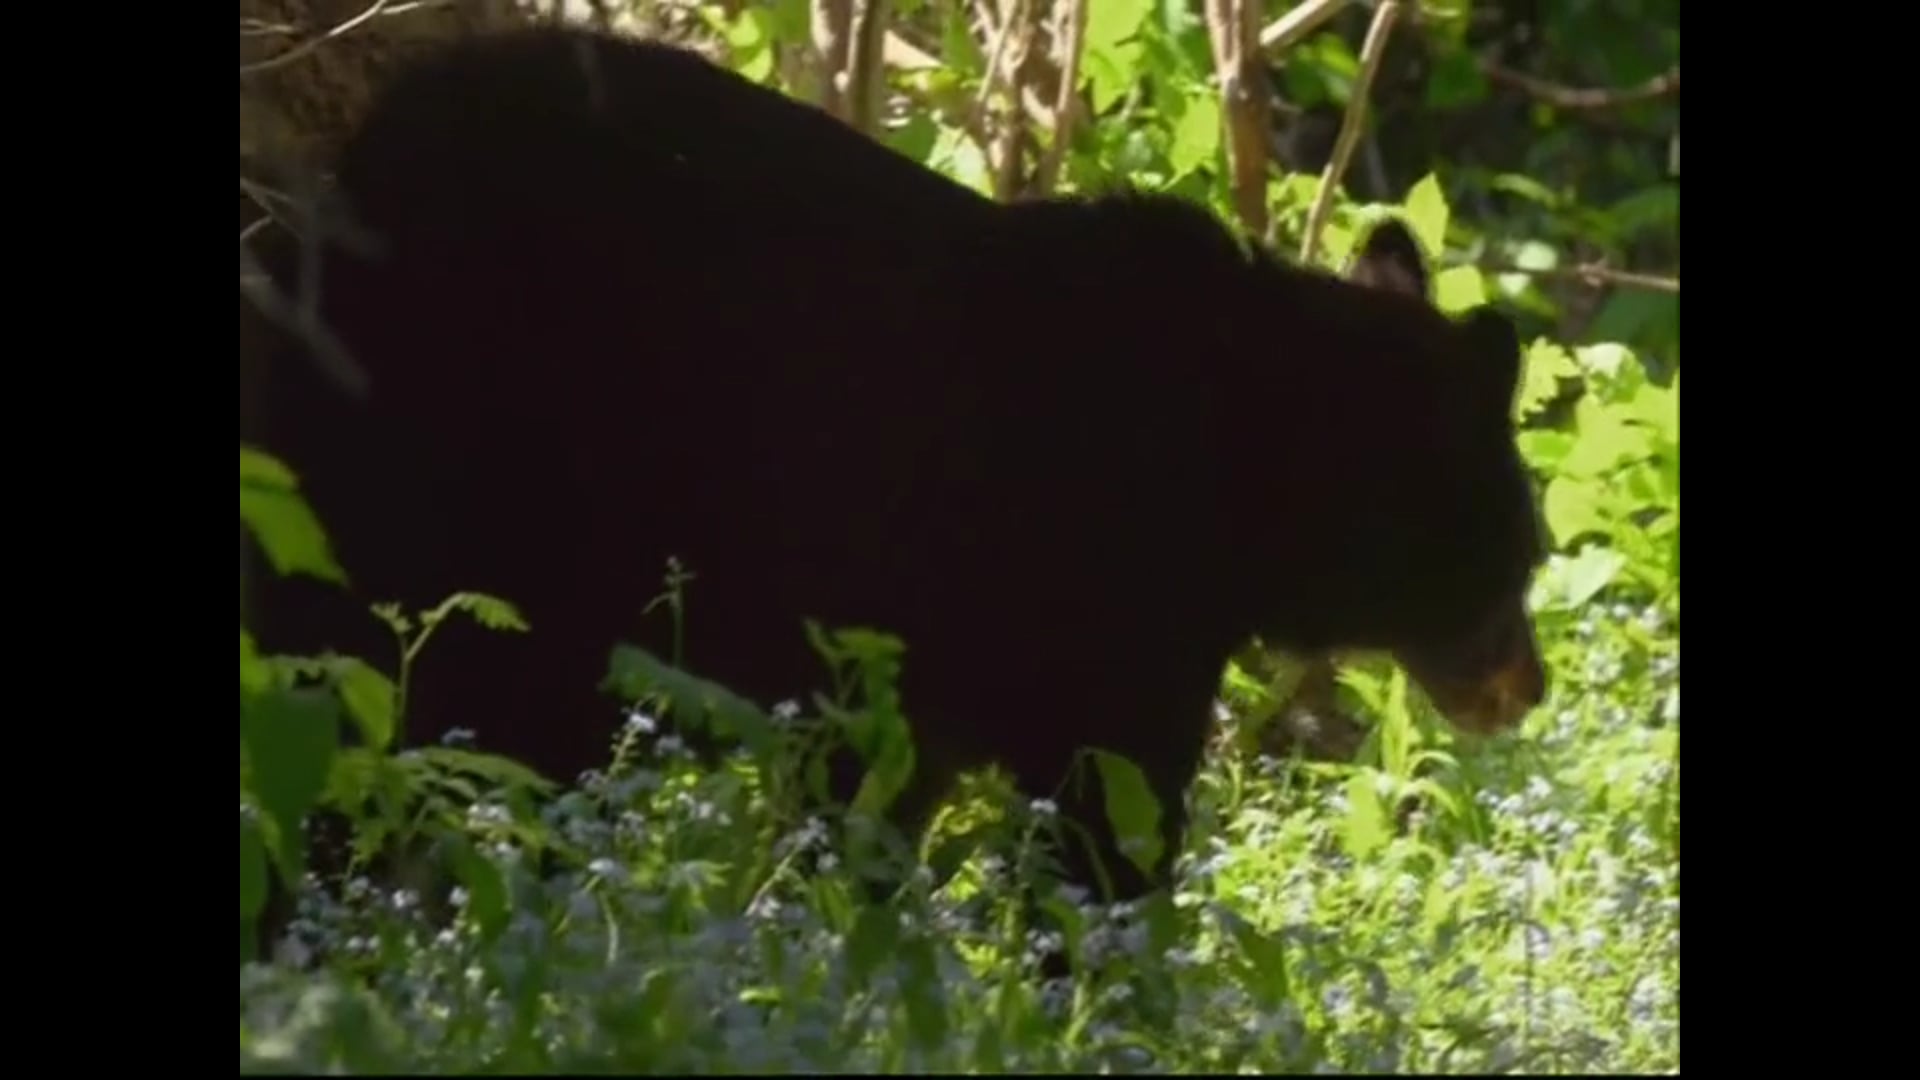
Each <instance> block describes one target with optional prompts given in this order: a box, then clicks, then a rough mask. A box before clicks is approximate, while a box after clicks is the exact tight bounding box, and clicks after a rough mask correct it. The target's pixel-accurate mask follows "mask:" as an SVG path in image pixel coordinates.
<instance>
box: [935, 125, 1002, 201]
mask: <svg viewBox="0 0 1920 1080" xmlns="http://www.w3.org/2000/svg"><path fill="white" fill-rule="evenodd" d="M927 167H928V168H930V169H933V170H935V171H936V172H940V173H944V174H945V175H947V176H950V177H952V178H953V179H954V180H956V181H958V182H959V183H962V184H965V185H966V186H967V187H970V188H972V189H973V190H975V191H977V192H979V193H980V194H982V195H989V196H990V195H992V194H993V177H992V176H991V175H990V174H989V172H988V170H987V159H986V155H985V154H983V153H982V152H981V150H980V146H979V144H977V143H975V142H974V141H973V140H972V139H970V138H968V137H967V135H966V133H965V132H963V131H961V130H960V129H959V128H949V129H947V130H945V131H942V132H941V133H940V138H939V139H938V140H937V141H935V143H934V144H933V152H932V153H931V154H929V155H927Z"/></svg>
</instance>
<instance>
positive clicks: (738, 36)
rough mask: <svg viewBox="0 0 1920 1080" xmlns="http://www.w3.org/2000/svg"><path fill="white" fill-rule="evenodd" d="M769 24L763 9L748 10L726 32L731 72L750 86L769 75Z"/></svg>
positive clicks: (752, 8) (770, 52) (769, 17)
mask: <svg viewBox="0 0 1920 1080" xmlns="http://www.w3.org/2000/svg"><path fill="white" fill-rule="evenodd" d="M772 20H773V16H772V15H771V13H769V12H768V11H766V10H765V9H764V8H755V7H749V8H746V9H744V10H743V11H741V12H740V17H739V18H738V19H736V20H734V22H733V25H731V26H729V27H727V30H726V37H727V45H728V46H729V47H730V48H731V49H732V50H733V66H734V69H735V70H737V71H738V72H740V74H742V75H745V76H746V77H747V78H749V79H752V80H753V81H754V82H765V81H766V78H767V76H768V75H771V74H773V47H772V42H771V40H770V38H771V31H772Z"/></svg>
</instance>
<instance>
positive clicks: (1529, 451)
mask: <svg viewBox="0 0 1920 1080" xmlns="http://www.w3.org/2000/svg"><path fill="white" fill-rule="evenodd" d="M1519 443H1520V453H1521V454H1522V455H1523V456H1524V457H1525V458H1526V460H1527V464H1529V465H1531V466H1533V467H1534V468H1535V469H1538V470H1541V471H1543V472H1548V473H1554V472H1559V471H1560V462H1561V460H1562V459H1563V458H1565V457H1566V456H1567V452H1568V451H1569V450H1572V449H1573V435H1572V434H1571V433H1569V432H1565V431H1523V432H1521V433H1520V435H1519Z"/></svg>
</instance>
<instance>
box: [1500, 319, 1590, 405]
mask: <svg viewBox="0 0 1920 1080" xmlns="http://www.w3.org/2000/svg"><path fill="white" fill-rule="evenodd" d="M1579 375H1580V367H1579V365H1577V364H1575V363H1574V362H1573V357H1572V356H1571V355H1569V354H1568V353H1567V350H1565V349H1563V348H1561V347H1560V346H1559V345H1556V344H1554V343H1553V342H1551V341H1549V340H1547V339H1546V338H1540V339H1538V340H1536V341H1535V342H1534V343H1533V345H1532V347H1530V348H1529V349H1527V358H1526V376H1525V377H1524V378H1523V379H1522V381H1521V385H1520V394H1519V397H1518V399H1517V400H1516V401H1515V402H1514V413H1513V415H1514V418H1515V419H1516V420H1524V419H1526V418H1527V417H1529V416H1532V415H1533V414H1534V413H1536V412H1538V411H1539V410H1540V408H1541V406H1543V405H1545V404H1546V403H1547V402H1548V401H1549V400H1551V399H1552V398H1553V397H1554V396H1555V395H1557V394H1558V393H1559V392H1560V380H1561V379H1573V378H1578V377H1579Z"/></svg>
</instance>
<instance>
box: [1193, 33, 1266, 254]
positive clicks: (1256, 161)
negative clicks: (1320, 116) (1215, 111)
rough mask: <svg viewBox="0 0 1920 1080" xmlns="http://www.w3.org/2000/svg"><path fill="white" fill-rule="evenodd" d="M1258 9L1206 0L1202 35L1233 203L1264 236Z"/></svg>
mask: <svg viewBox="0 0 1920 1080" xmlns="http://www.w3.org/2000/svg"><path fill="white" fill-rule="evenodd" d="M1259 14H1260V8H1259V4H1258V3H1257V2H1254V0H1207V36H1208V38H1210V39H1211V40H1212V42H1213V62H1214V69H1215V71H1216V72H1217V73H1218V75H1219V79H1220V100H1221V106H1222V109H1223V111H1224V112H1225V115H1226V134H1227V168H1228V171H1229V172H1230V173H1231V175H1232V185H1233V206H1234V211H1235V212H1236V213H1237V214H1239V216H1240V223H1241V224H1242V225H1243V226H1245V228H1246V230H1247V233H1248V234H1249V235H1251V236H1256V237H1263V238H1264V237H1265V236H1266V235H1267V225H1268V220H1267V153H1268V147H1269V143H1268V139H1267V132H1268V130H1269V122H1268V107H1267V99H1268V96H1269V95H1268V94H1267V91H1266V65H1265V64H1263V63H1262V62H1261V61H1260V52H1259V50H1258V49H1257V48H1256V47H1254V43H1255V42H1256V41H1257V40H1258V39H1259V34H1260V24H1259Z"/></svg>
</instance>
